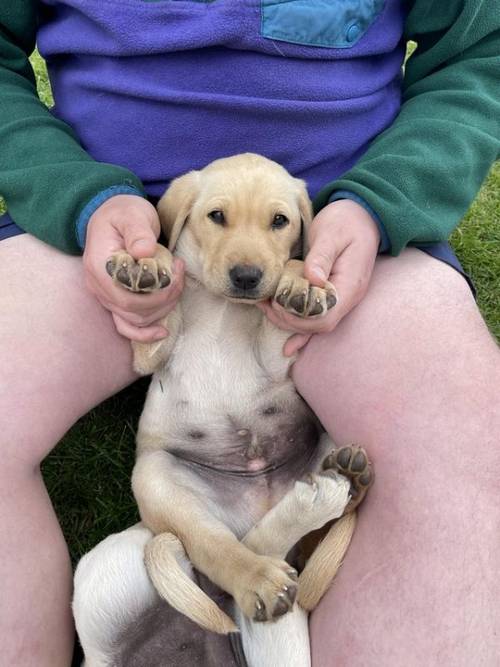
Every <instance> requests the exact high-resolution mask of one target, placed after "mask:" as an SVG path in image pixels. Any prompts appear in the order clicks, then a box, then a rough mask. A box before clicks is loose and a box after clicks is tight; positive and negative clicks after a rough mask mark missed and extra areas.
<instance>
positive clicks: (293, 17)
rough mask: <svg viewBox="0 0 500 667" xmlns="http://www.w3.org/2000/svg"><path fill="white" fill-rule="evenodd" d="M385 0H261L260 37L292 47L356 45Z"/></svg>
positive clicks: (342, 47)
mask: <svg viewBox="0 0 500 667" xmlns="http://www.w3.org/2000/svg"><path fill="white" fill-rule="evenodd" d="M384 4H385V2H384V0H262V34H263V36H264V37H268V38H269V39H277V40H280V41H285V42H292V43H294V44H308V45H310V46H322V47H330V48H337V49H346V48H350V47H351V46H353V45H354V44H356V42H358V41H359V40H360V39H361V38H362V37H363V35H364V34H365V33H366V31H367V30H368V28H369V27H370V26H371V25H372V23H373V22H374V20H375V19H376V18H377V16H378V15H379V14H380V12H381V11H382V9H383V7H384Z"/></svg>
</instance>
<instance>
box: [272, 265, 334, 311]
mask: <svg viewBox="0 0 500 667" xmlns="http://www.w3.org/2000/svg"><path fill="white" fill-rule="evenodd" d="M274 298H275V300H276V301H277V302H278V303H279V305H280V306H282V307H283V308H284V309H285V310H287V311H288V312H289V313H292V314H293V315H299V316H300V317H317V316H322V315H325V314H326V313H327V312H328V311H329V310H330V308H333V306H334V305H335V304H336V303H337V293H336V291H335V288H334V287H333V285H331V284H330V283H327V285H326V286H325V288H322V287H315V286H314V285H310V284H309V281H307V280H306V279H305V278H301V277H298V276H296V275H294V274H287V273H285V274H284V275H283V276H282V278H281V280H280V282H279V284H278V288H277V290H276V293H275V296H274Z"/></svg>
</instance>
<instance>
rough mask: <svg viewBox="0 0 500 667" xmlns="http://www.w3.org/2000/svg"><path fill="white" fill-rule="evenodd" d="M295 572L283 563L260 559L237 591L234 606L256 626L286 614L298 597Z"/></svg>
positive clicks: (271, 559)
mask: <svg viewBox="0 0 500 667" xmlns="http://www.w3.org/2000/svg"><path fill="white" fill-rule="evenodd" d="M297 579H298V575H297V571H296V570H295V569H294V568H292V567H291V566H290V565H289V564H288V563H286V562H285V561H280V560H277V559H275V558H269V557H267V556H259V560H258V563H257V565H256V567H255V568H253V569H252V571H250V572H249V573H248V574H247V576H246V577H245V580H244V582H243V585H242V587H241V589H240V590H239V591H235V598H236V602H237V603H238V605H239V606H240V608H241V610H242V611H243V613H244V614H245V615H246V616H248V617H249V618H252V619H253V620H254V621H257V622H264V621H270V620H273V619H277V618H279V617H280V616H283V615H284V614H287V613H288V612H289V611H290V610H291V609H292V607H293V603H294V602H295V598H296V596H297Z"/></svg>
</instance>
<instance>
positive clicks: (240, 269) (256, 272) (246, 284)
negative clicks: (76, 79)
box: [229, 264, 262, 291]
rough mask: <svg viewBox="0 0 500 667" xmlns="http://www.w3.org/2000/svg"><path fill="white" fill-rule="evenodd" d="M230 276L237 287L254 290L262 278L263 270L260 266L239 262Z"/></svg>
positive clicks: (230, 272)
mask: <svg viewBox="0 0 500 667" xmlns="http://www.w3.org/2000/svg"><path fill="white" fill-rule="evenodd" d="M229 277H230V278H231V282H232V283H233V285H234V286H235V287H237V288H238V289H240V290H245V291H246V290H252V289H255V288H256V287H257V285H258V284H259V283H260V279H261V278H262V271H261V270H260V269H259V267H258V266H248V265H247V264H237V265H236V266H233V268H232V269H231V270H230V271H229Z"/></svg>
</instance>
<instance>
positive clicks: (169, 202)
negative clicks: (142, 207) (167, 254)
mask: <svg viewBox="0 0 500 667" xmlns="http://www.w3.org/2000/svg"><path fill="white" fill-rule="evenodd" d="M199 176H200V175H199V172H198V171H190V172H189V173H188V174H185V175H184V176H181V177H180V178H176V179H175V180H174V181H172V183H171V184H170V187H169V188H168V190H167V191H166V192H165V194H164V195H163V197H162V198H161V199H160V201H159V202H158V206H157V209H158V216H159V218H160V223H161V228H162V230H163V233H164V234H165V236H166V237H167V239H168V249H169V250H170V251H172V252H173V250H174V248H175V244H176V243H177V240H178V238H179V236H180V233H181V231H182V228H183V227H184V223H185V222H186V220H187V218H188V217H189V214H190V212H191V209H192V207H193V204H194V202H195V201H196V198H197V196H198V191H199Z"/></svg>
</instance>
